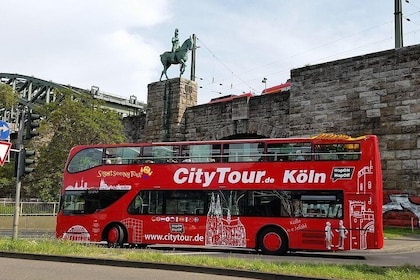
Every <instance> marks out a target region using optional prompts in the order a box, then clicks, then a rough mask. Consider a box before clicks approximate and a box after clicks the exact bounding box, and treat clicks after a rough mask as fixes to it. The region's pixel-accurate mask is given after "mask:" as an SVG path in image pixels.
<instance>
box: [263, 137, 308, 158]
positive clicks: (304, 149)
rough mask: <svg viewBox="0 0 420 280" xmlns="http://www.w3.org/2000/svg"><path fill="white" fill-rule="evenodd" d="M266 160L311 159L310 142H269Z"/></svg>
mask: <svg viewBox="0 0 420 280" xmlns="http://www.w3.org/2000/svg"><path fill="white" fill-rule="evenodd" d="M266 159H267V161H302V160H311V143H300V142H297V143H269V144H267V154H266Z"/></svg>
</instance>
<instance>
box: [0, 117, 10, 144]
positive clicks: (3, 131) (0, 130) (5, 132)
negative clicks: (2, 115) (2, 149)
mask: <svg viewBox="0 0 420 280" xmlns="http://www.w3.org/2000/svg"><path fill="white" fill-rule="evenodd" d="M9 136H10V129H9V124H8V123H7V122H5V121H0V140H7V139H9Z"/></svg>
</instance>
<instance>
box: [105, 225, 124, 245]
mask: <svg viewBox="0 0 420 280" xmlns="http://www.w3.org/2000/svg"><path fill="white" fill-rule="evenodd" d="M106 241H107V242H108V246H110V247H115V246H122V245H123V241H124V230H123V228H122V227H121V226H120V225H119V224H114V225H112V226H111V227H110V228H109V229H108V232H107V234H106Z"/></svg>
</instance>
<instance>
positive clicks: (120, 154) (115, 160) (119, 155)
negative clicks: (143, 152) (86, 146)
mask: <svg viewBox="0 0 420 280" xmlns="http://www.w3.org/2000/svg"><path fill="white" fill-rule="evenodd" d="M139 159H140V147H118V148H114V147H112V148H106V149H105V158H104V162H105V164H133V163H138V162H139Z"/></svg>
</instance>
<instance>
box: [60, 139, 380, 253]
mask: <svg viewBox="0 0 420 280" xmlns="http://www.w3.org/2000/svg"><path fill="white" fill-rule="evenodd" d="M381 174H382V173H381V162H380V155H379V149H378V141H377V137H376V136H373V135H367V136H363V137H358V138H351V137H349V136H344V135H331V134H321V135H319V136H317V137H313V138H288V139H254V140H249V139H247V140H225V141H222V140H219V141H200V142H164V143H143V144H116V145H89V146H77V147H74V148H73V149H72V150H71V152H70V155H69V157H68V160H67V163H66V166H65V172H64V179H63V189H62V193H61V202H60V211H59V213H58V216H57V228H56V235H57V237H58V238H62V239H69V240H75V241H80V242H107V243H108V244H110V245H113V246H123V245H136V246H147V245H153V244H166V245H170V244H172V245H187V246H206V247H220V248H232V247H236V248H249V249H255V250H258V251H261V252H262V253H264V254H284V253H286V252H287V251H297V250H315V251H328V250H333V251H335V250H364V249H380V248H382V246H383V231H382V175H381Z"/></svg>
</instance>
